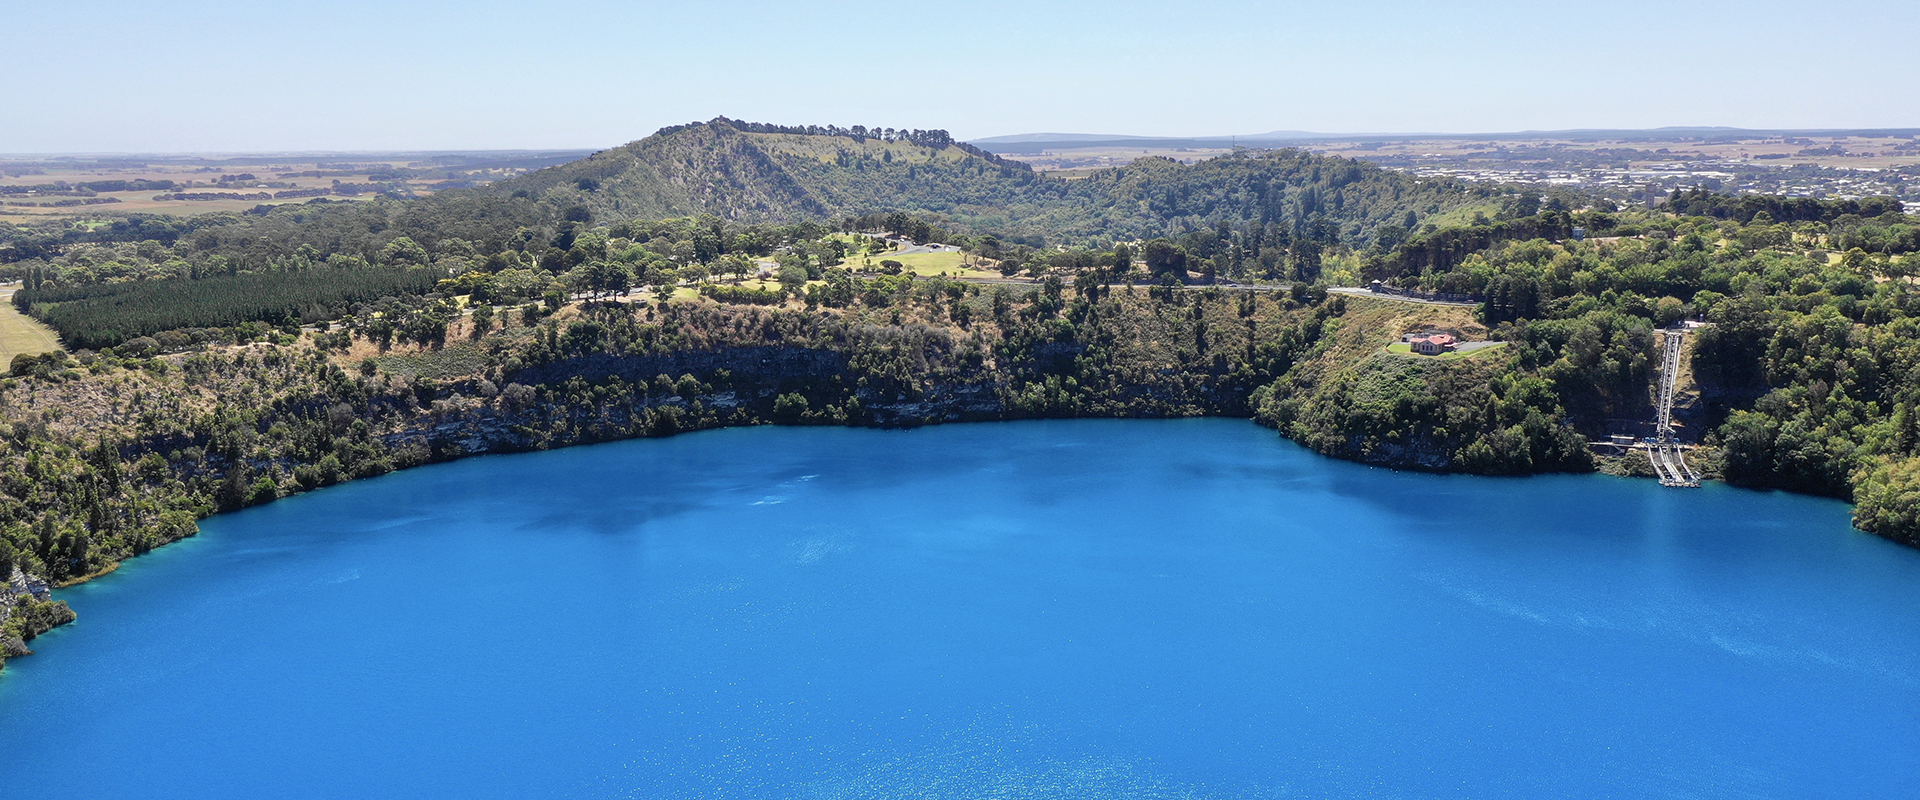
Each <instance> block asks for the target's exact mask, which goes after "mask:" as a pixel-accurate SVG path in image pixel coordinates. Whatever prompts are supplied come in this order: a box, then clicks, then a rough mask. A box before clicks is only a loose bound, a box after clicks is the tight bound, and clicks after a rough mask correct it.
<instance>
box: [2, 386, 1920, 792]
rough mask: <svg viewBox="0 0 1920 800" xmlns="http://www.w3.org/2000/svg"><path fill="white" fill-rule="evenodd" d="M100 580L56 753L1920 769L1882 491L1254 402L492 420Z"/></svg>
mask: <svg viewBox="0 0 1920 800" xmlns="http://www.w3.org/2000/svg"><path fill="white" fill-rule="evenodd" d="M62 596H64V597H65V598H66V599H67V600H68V601H69V602H70V603H71V604H72V605H73V607H74V608H75V609H76V610H78V611H79V612H80V615H81V616H80V621H79V622H78V623H76V624H74V625H71V626H68V627H66V628H62V629H60V630H57V631H55V632H53V633H51V634H48V635H46V636H44V637H42V638H40V639H39V640H36V641H35V642H34V646H35V648H36V649H37V650H38V651H39V654H37V655H34V656H32V657H29V658H23V659H18V660H15V661H13V662H11V663H10V664H9V665H8V667H7V669H6V672H5V673H4V674H3V675H0V775H4V776H5V779H4V780H5V783H4V785H5V787H6V789H7V791H8V792H9V793H10V794H18V795H19V796H22V797H33V798H36V800H49V799H51V798H80V797H85V798H102V797H193V798H226V797H246V798H254V797H514V798H522V797H547V796H554V797H644V798H654V797H664V798H696V797H697V798H721V797H768V798H786V797H795V798H819V799H823V800H837V799H839V798H893V797H900V798H908V797H910V798H1001V799H1002V800H1016V799H1018V798H1271V797H1441V798H1467V797H1472V798H1540V797H1575V798H1584V797H1594V798H1600V797H1635V798H1639V797H1684V798H1719V797H1729V798H1732V797H1835V798H1852V797H1900V796H1915V794H1916V792H1920V691H1917V690H1920V552H1916V551H1913V550H1909V549H1906V548H1902V547H1899V546H1896V545H1892V544H1889V543H1887V542H1884V541H1881V540H1879V539H1876V538H1873V537H1870V536H1866V535H1863V534H1859V533H1856V532H1852V531H1851V530H1850V529H1849V528H1848V525H1847V508H1846V506H1845V505H1844V504H1841V503H1838V502H1833V501H1827V500H1820V499H1813V498H1807V497H1797V496H1790V495H1785V494H1762V493H1754V492H1746V491H1741V490H1736V489H1730V488H1727V487H1724V486H1708V487H1706V488H1704V489H1700V490H1696V491H1678V490H1670V489H1662V488H1660V487H1659V486H1657V485H1655V484H1654V483H1653V482H1652V481H1645V480H1625V479H1615V478H1608V477H1601V476H1561V477H1543V478H1530V479H1486V478H1471V477H1462V476H1434V475H1418V474H1403V473H1395V472H1391V471H1387V470H1381V469H1371V468H1367V467H1362V466H1358V465H1355V464H1349V463H1343V462H1338V461H1333V460H1329V459H1325V458H1321V457H1319V456H1315V455H1313V454H1311V453H1308V452H1305V451H1303V450H1301V449H1300V448H1298V447H1296V446H1294V445H1292V444H1289V443H1287V442H1285V441H1283V440H1280V439H1278V438H1277V437H1275V436H1274V435H1273V433H1272V432H1271V431H1267V430H1263V429H1260V428H1258V427H1255V426H1253V425H1250V424H1248V423H1246V422H1241V421H1229V420H1188V421H1164V422H1144V421H1071V422H1031V423H1012V424H981V425H952V426H944V427H936V428H927V429H921V430H913V431H872V430H847V429H828V428H812V429H792V428H789V429H767V428H761V429H746V430H726V431H713V432H708V433H701V434H694V435H688V436H682V437H678V438H673V439H666V440H650V441H634V442H625V443H619V444H610V445H601V446H595V447H586V448H577V449H570V450H563V451H556V452H549V453H537V454H528V455H519V456H507V457H490V458H481V459H474V460H469V461H464V462H459V463H454V464H447V465H441V466H435V467H429V468H424V469H419V470H414V471H409V472H406V473H402V474H397V475H392V476H387V477H383V478H379V479H375V480H369V481H364V482H359V483H354V484H350V485H347V486H342V487H337V488H334V489H329V490H325V491H321V492H316V493H313V494H310V495H305V496H301V497H296V498H291V499H287V500H283V501H280V502H277V503H274V504H271V505H268V506H264V507H261V508H257V509H253V510H249V511H245V512H241V513H236V514H231V515H226V516H221V517H217V518H215V519H212V520H209V521H207V522H206V524H205V530H204V533H203V534H202V535H200V536H199V537H196V538H194V539H192V540H189V541H186V542H182V543H180V544H177V545H174V546H171V547H167V548H165V549H163V550H161V551H159V552H157V553H154V554H152V555H149V556H146V557H143V558H139V559H136V560H134V561H132V562H129V563H128V565H127V566H126V567H124V568H123V569H121V570H120V571H119V572H118V573H115V574H113V575H110V576H107V577H105V578H103V579H101V580H98V581H95V582H93V583H91V584H87V585H84V586H80V587H76V588H74V589H71V590H67V591H65V592H63V593H62Z"/></svg>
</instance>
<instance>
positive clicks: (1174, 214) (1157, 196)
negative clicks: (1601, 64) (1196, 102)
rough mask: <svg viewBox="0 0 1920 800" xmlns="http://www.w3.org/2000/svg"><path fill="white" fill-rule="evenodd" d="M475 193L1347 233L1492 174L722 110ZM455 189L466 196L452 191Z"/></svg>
mask: <svg viewBox="0 0 1920 800" xmlns="http://www.w3.org/2000/svg"><path fill="white" fill-rule="evenodd" d="M478 191H479V192H481V193H484V194H487V195H492V196H500V197H513V198H529V199H535V200H537V201H539V202H540V203H541V204H542V205H544V206H547V207H549V208H553V209H559V210H565V209H579V208H584V209H586V210H588V211H589V212H590V213H591V214H592V216H593V218H594V220H595V221H615V220H626V219H658V218H664V217H676V216H693V215H700V214H712V215H715V216H718V217H721V218H723V219H729V220H735V221H740V222H796V221H801V220H808V219H812V220H822V219H827V218H831V217H838V216H850V215H859V214H865V213H871V212H880V211H909V212H930V213H938V214H943V215H946V216H948V217H950V218H951V219H952V220H953V221H954V222H956V223H958V224H959V225H961V226H963V227H967V228H973V229H976V230H992V231H994V232H996V233H998V234H999V235H1001V236H1003V237H1005V238H1009V239H1011V240H1014V241H1022V242H1026V243H1028V244H1034V245H1038V244H1040V243H1042V242H1048V243H1061V242H1087V241H1092V240H1099V239H1105V240H1114V239H1138V238H1149V237H1152V236H1155V235H1160V234H1162V233H1165V232H1168V231H1175V232H1177V231H1179V230H1182V229H1187V230H1192V229H1198V228H1201V227H1210V226H1215V225H1218V224H1220V223H1223V222H1224V223H1228V224H1232V225H1234V226H1236V227H1240V226H1244V225H1245V224H1248V223H1252V222H1259V223H1263V224H1267V225H1281V226H1285V227H1287V228H1289V229H1290V232H1291V233H1293V234H1296V235H1298V234H1306V235H1308V236H1310V237H1312V238H1317V239H1321V240H1323V241H1331V240H1335V239H1338V240H1342V241H1346V242H1348V243H1352V244H1364V243H1369V242H1371V241H1372V240H1373V239H1374V237H1375V236H1377V235H1378V232H1379V231H1381V230H1384V229H1387V228H1392V229H1394V230H1395V233H1396V234H1397V233H1398V232H1400V231H1405V230H1406V229H1408V228H1410V227H1412V226H1413V225H1416V224H1418V223H1419V222H1420V221H1421V220H1424V219H1426V218H1427V217H1430V216H1433V215H1436V214H1441V213H1445V212H1447V211H1450V210H1453V209H1457V208H1460V207H1463V206H1466V205H1471V204H1474V203H1479V202H1484V201H1485V197H1484V193H1485V191H1486V190H1483V189H1474V188H1469V187H1466V186H1464V185H1461V184H1456V183H1451V182H1441V181H1431V180H1425V181H1423V180H1419V179H1416V178H1413V177H1411V176H1408V175H1405V174H1401V173H1397V172H1391V171H1388V170H1384V169H1381V168H1378V167H1375V166H1372V165H1370V164H1366V163H1364V162H1359V161H1352V160H1348V159H1343V158H1336V157H1327V156H1318V155H1313V154H1310V153H1305V152H1301V151H1296V150H1276V151H1258V152H1252V151H1249V152H1243V153H1238V154H1235V155H1231V156H1227V157H1223V158H1217V159H1213V160H1210V161H1205V162H1202V163H1199V164H1193V165H1184V164H1179V163H1177V162H1174V161H1171V160H1167V159H1162V158H1148V159H1141V160H1140V161H1137V162H1134V163H1133V164H1131V165H1128V166H1124V167H1118V168H1115V169H1111V170H1105V171H1102V172H1099V173H1095V174H1094V175H1092V176H1090V177H1087V178H1084V179H1063V178H1055V177H1049V176H1046V175H1042V174H1038V173H1035V172H1033V171H1032V170H1030V169H1028V168H1027V167H1026V166H1025V165H1023V164H1019V163H1017V162H1012V161H1007V160H1004V159H1001V158H999V157H998V156H994V155H992V154H990V153H986V152H984V151H981V150H979V149H977V148H974V147H971V146H969V145H966V144H964V143H959V142H955V141H953V140H952V139H951V137H949V136H948V135H947V134H946V132H945V131H896V130H893V129H878V130H875V131H868V130H866V129H864V128H859V127H855V128H851V129H846V128H837V127H824V128H823V127H781V126H771V125H763V124H757V123H743V122H735V121H732V120H727V119H725V118H720V119H716V120H713V121H711V122H706V123H696V124H692V125H682V126H676V127H672V128H666V129H663V130H661V131H660V132H659V133H656V134H654V135H653V136H650V137H647V138H645V139H642V140H640V141H637V142H633V143H631V144H628V145H625V146H623V147H618V148H614V149H611V150H605V151H602V152H600V153H596V154H594V155H592V156H589V157H587V158H584V159H581V160H579V161H575V162H572V163H568V164H563V165H560V166H556V167H551V168H548V169H544V170H541V171H539V172H535V173H531V174H528V175H524V176H521V177H518V178H515V179H512V180H508V181H502V182H500V183H497V184H493V185H492V186H489V187H486V188H485V189H482V190H478ZM447 201H453V202H459V201H460V200H459V198H454V197H449V198H447Z"/></svg>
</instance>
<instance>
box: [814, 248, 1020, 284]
mask: <svg viewBox="0 0 1920 800" xmlns="http://www.w3.org/2000/svg"><path fill="white" fill-rule="evenodd" d="M881 261H898V262H900V264H901V266H903V267H905V268H906V271H908V272H911V273H913V274H915V275H918V276H920V277H923V278H930V277H933V276H935V275H939V274H940V273H942V272H944V273H946V274H947V275H949V276H951V277H957V278H998V277H1000V272H999V271H998V270H994V269H980V268H978V267H975V266H970V265H968V264H965V263H964V262H965V261H966V255H965V254H963V253H957V252H939V253H910V254H907V255H896V254H887V255H880V256H858V257H855V258H850V259H847V263H848V264H850V265H852V266H853V268H854V271H856V272H869V271H871V272H879V271H880V262H881ZM869 262H871V264H869ZM988 263H991V262H988Z"/></svg>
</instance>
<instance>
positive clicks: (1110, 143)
mask: <svg viewBox="0 0 1920 800" xmlns="http://www.w3.org/2000/svg"><path fill="white" fill-rule="evenodd" d="M1911 135H1920V128H1863V129H1845V128H1832V129H1806V130H1758V129H1750V128H1727V127H1668V128H1645V129H1631V130H1629V129H1612V128H1583V129H1578V130H1563V131H1514V132H1508V133H1315V132H1312V131H1269V132H1267V133H1255V134H1248V135H1244V136H1192V137H1178V136H1173V137H1154V136H1123V135H1118V134H1096V133H1021V134H1014V135H1011V136H989V137H987V138H984V139H974V140H973V141H971V142H970V144H972V145H974V146H976V147H979V148H980V149H982V150H986V151H988V152H991V153H996V154H1003V155H1030V154H1036V153H1041V152H1059V151H1062V150H1089V149H1112V148H1114V147H1117V146H1126V147H1140V148H1159V149H1165V148H1178V147H1186V148H1192V149H1212V148H1222V147H1232V146H1234V145H1240V146H1243V147H1286V146H1289V145H1310V144H1313V143H1316V142H1403V141H1414V140H1429V141H1431V140H1475V141H1526V140H1537V139H1564V140H1573V141H1584V140H1613V141H1630V142H1658V141H1677V140H1682V139H1686V140H1712V139H1754V138H1763V137H1773V136H1911Z"/></svg>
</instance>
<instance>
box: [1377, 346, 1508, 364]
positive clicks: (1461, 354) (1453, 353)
mask: <svg viewBox="0 0 1920 800" xmlns="http://www.w3.org/2000/svg"><path fill="white" fill-rule="evenodd" d="M1506 344H1507V343H1506V342H1495V343H1494V344H1493V346H1492V347H1481V348H1477V349H1474V350H1450V351H1447V352H1445V353H1441V354H1439V355H1437V356H1428V355H1421V354H1419V353H1415V352H1413V345H1410V344H1407V343H1406V342H1395V343H1393V344H1390V345H1387V352H1389V353H1392V354H1394V355H1400V356H1406V357H1408V358H1429V359H1433V360H1434V361H1459V360H1460V359H1463V358H1473V357H1475V356H1478V355H1480V354H1481V353H1491V352H1493V351H1495V350H1499V349H1500V348H1502V347H1505V346H1506Z"/></svg>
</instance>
